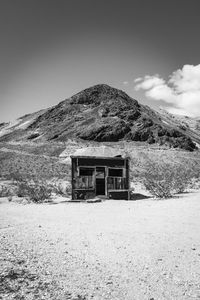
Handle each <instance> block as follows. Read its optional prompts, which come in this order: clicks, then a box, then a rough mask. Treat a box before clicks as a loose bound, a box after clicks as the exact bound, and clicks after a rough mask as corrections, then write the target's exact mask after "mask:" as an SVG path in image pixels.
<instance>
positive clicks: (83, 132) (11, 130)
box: [0, 84, 200, 151]
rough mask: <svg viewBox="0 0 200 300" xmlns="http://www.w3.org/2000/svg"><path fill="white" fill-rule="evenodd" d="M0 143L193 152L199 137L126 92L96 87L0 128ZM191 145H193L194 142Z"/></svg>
mask: <svg viewBox="0 0 200 300" xmlns="http://www.w3.org/2000/svg"><path fill="white" fill-rule="evenodd" d="M0 126H1V127H0V142H8V141H26V140H31V141H66V140H68V139H69V138H76V139H82V140H89V141H97V142H105V141H119V140H126V141H142V142H147V143H149V144H153V143H157V144H159V145H168V146H169V147H175V148H177V147H178V148H182V149H186V150H190V151H192V150H194V149H195V148H196V145H195V143H194V142H196V143H200V134H199V135H198V134H196V132H195V131H194V130H192V129H190V128H189V127H186V128H183V127H182V128H181V127H180V123H179V122H178V121H177V123H175V122H170V121H169V120H168V121H166V118H165V117H164V116H163V115H162V114H160V113H158V112H155V111H154V110H152V109H151V108H149V107H147V106H144V105H141V104H139V102H138V101H136V100H135V99H133V98H131V97H129V96H128V95H127V94H126V93H125V92H123V91H121V90H118V89H115V88H112V87H110V86H108V85H105V84H99V85H95V86H93V87H90V88H88V89H85V90H83V91H81V92H79V93H78V94H76V95H74V96H72V97H71V98H69V99H66V100H64V101H62V102H60V103H59V104H57V105H56V106H54V107H51V108H49V109H45V110H41V111H39V112H36V113H33V114H29V115H26V116H23V117H21V118H20V119H18V123H16V124H14V125H13V126H11V125H8V124H0ZM193 141H194V142H193Z"/></svg>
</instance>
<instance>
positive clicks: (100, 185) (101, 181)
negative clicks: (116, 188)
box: [96, 167, 105, 196]
mask: <svg viewBox="0 0 200 300" xmlns="http://www.w3.org/2000/svg"><path fill="white" fill-rule="evenodd" d="M96 195H97V196H98V195H105V167H96Z"/></svg>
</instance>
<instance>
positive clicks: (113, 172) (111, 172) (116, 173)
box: [108, 168, 123, 177]
mask: <svg viewBox="0 0 200 300" xmlns="http://www.w3.org/2000/svg"><path fill="white" fill-rule="evenodd" d="M108 176H109V177H123V169H114V168H113V169H112V168H109V169H108Z"/></svg>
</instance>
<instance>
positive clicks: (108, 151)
mask: <svg viewBox="0 0 200 300" xmlns="http://www.w3.org/2000/svg"><path fill="white" fill-rule="evenodd" d="M72 156H73V157H76V156H79V157H80V156H86V157H106V158H109V157H110V158H111V157H120V156H121V157H124V155H123V153H122V151H120V150H119V149H114V148H113V147H108V146H99V147H86V148H81V149H77V150H76V151H75V152H74V153H73V155H72Z"/></svg>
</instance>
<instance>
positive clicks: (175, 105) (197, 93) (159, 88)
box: [135, 65, 200, 116]
mask: <svg viewBox="0 0 200 300" xmlns="http://www.w3.org/2000/svg"><path fill="white" fill-rule="evenodd" d="M135 83H136V86H135V90H136V91H138V90H145V95H146V96H147V97H149V98H152V99H154V100H163V101H165V102H167V103H168V104H171V106H168V108H167V109H168V111H169V112H171V113H179V114H185V115H190V116H200V65H197V66H193V65H184V66H183V68H182V69H179V70H177V71H175V72H173V73H172V75H171V76H169V80H168V81H165V80H164V79H163V78H160V77H159V75H158V74H156V75H153V76H149V75H146V76H144V77H143V78H137V79H136V80H135Z"/></svg>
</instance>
